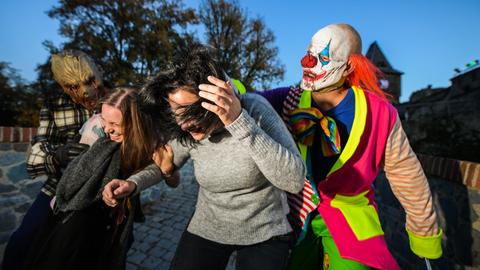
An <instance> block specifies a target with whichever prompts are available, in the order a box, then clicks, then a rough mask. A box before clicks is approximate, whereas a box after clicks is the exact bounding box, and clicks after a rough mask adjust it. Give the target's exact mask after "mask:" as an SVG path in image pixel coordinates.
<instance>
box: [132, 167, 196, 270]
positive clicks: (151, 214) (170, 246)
mask: <svg viewBox="0 0 480 270" xmlns="http://www.w3.org/2000/svg"><path fill="white" fill-rule="evenodd" d="M181 172H182V179H181V184H180V185H179V186H178V187H177V188H175V189H172V188H169V187H167V186H166V185H165V184H164V183H161V184H160V190H162V192H161V194H160V198H159V199H157V200H156V201H154V202H151V203H148V204H145V205H144V212H145V217H146V220H145V222H144V223H135V228H134V238H135V242H134V243H133V246H132V247H131V248H130V250H129V252H128V258H127V269H128V270H136V269H168V267H169V265H170V261H171V260H172V258H173V254H174V252H175V249H176V247H177V243H178V241H179V240H180V237H181V235H182V232H183V230H184V229H185V227H186V226H187V223H188V221H189V219H190V217H191V215H192V214H193V210H194V207H195V203H196V200H197V192H198V185H197V183H196V182H195V179H194V178H193V168H192V166H191V164H187V166H184V168H182V171H181Z"/></svg>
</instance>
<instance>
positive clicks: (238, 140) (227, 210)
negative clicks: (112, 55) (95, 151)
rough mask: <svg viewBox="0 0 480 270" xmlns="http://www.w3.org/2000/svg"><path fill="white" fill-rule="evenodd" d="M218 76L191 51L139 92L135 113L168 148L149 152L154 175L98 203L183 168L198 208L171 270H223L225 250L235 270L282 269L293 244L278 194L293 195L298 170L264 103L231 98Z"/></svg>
mask: <svg viewBox="0 0 480 270" xmlns="http://www.w3.org/2000/svg"><path fill="white" fill-rule="evenodd" d="M177 57H178V56H177ZM209 75H213V76H209ZM225 76H226V75H225V74H224V73H223V72H222V69H221V68H219V65H218V62H217V61H215V59H214V58H213V57H212V55H211V54H209V52H208V51H207V50H206V49H205V48H201V47H198V48H194V49H193V50H190V51H189V52H186V53H183V54H181V55H180V56H179V58H176V61H175V62H174V63H173V64H172V65H171V67H170V68H167V69H165V71H163V72H161V73H160V74H158V75H157V76H156V77H155V78H154V79H153V80H151V81H150V82H149V83H148V84H147V85H146V86H145V87H144V88H143V89H142V91H141V96H142V97H143V109H144V110H145V111H147V112H151V113H152V114H157V116H158V118H159V119H160V120H161V121H159V124H162V125H164V126H165V128H164V130H166V131H170V133H171V134H172V138H171V140H170V143H169V144H170V146H167V147H164V148H162V149H160V150H159V151H157V155H156V157H155V161H156V164H157V166H155V165H152V166H150V167H147V169H145V170H143V171H141V172H139V173H138V174H136V175H134V176H131V177H130V178H129V179H127V180H126V181H123V180H114V181H112V182H110V183H109V184H107V186H106V187H105V189H104V192H103V195H104V201H105V202H106V203H107V204H108V205H111V206H114V205H116V203H117V201H116V199H117V198H121V197H122V196H127V195H130V194H132V193H134V192H135V193H136V192H139V191H141V190H144V189H145V188H147V187H149V186H151V185H153V184H155V183H157V182H158V181H159V180H160V179H161V176H163V177H169V176H170V175H171V174H172V173H173V172H174V171H175V170H176V168H179V167H181V166H182V165H183V164H184V163H185V162H186V161H187V160H188V159H192V160H193V164H194V168H195V177H196V179H197V181H198V183H199V185H200V189H199V193H198V200H197V205H196V209H195V213H194V214H193V217H192V219H191V220H190V223H189V224H188V227H187V229H186V230H185V232H184V234H183V235H182V238H181V240H180V242H179V244H178V247H177V250H176V253H175V257H174V259H173V262H172V265H171V269H224V268H225V266H226V264H227V262H228V258H229V256H230V254H231V253H232V252H233V251H237V259H236V264H237V265H236V267H237V269H239V270H241V269H263V270H266V269H285V268H286V265H287V259H288V254H289V250H290V245H291V243H292V234H291V231H292V228H291V227H290V224H289V223H288V221H287V214H288V211H289V209H288V206H287V201H286V194H285V191H287V192H292V193H297V192H299V191H300V190H301V189H302V187H303V179H304V177H305V171H306V169H305V165H304V163H303V161H302V159H301V157H300V154H299V152H298V150H297V148H296V146H295V143H294V142H293V140H292V138H291V137H290V135H289V133H288V130H287V128H286V127H285V125H284V124H283V121H282V120H281V119H280V117H279V116H278V115H277V114H276V113H275V111H274V110H273V108H272V107H271V106H270V104H269V103H268V102H267V101H266V100H265V99H264V98H263V97H261V96H260V95H254V94H248V93H247V94H244V95H241V96H237V95H236V93H235V91H234V86H233V84H232V83H231V82H230V81H227V82H225V80H228V79H227V78H224V77H225ZM219 78H223V80H222V79H219ZM160 122H161V123H160ZM172 157H173V164H172V163H171V162H169V160H171V158H172ZM169 163H170V164H169ZM135 190H136V191H135Z"/></svg>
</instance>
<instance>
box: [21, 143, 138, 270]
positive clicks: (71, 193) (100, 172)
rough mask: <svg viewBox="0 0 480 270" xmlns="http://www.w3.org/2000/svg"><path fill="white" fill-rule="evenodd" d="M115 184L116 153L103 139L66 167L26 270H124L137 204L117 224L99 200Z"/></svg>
mask: <svg viewBox="0 0 480 270" xmlns="http://www.w3.org/2000/svg"><path fill="white" fill-rule="evenodd" d="M114 178H121V175H120V147H119V144H118V143H116V142H112V141H110V140H109V139H107V138H101V139H99V140H98V141H97V142H96V143H95V144H93V145H92V146H91V147H90V149H89V150H88V151H86V152H84V153H82V154H81V155H80V156H78V157H77V158H75V159H74V160H73V161H72V162H71V163H70V164H69V165H68V167H67V169H66V170H65V172H64V173H63V176H62V178H61V180H60V182H59V184H58V186H57V193H56V196H57V198H56V204H55V207H54V212H55V215H51V217H50V218H49V220H48V221H47V223H46V224H44V226H42V229H41V231H40V232H39V233H38V235H37V237H36V239H35V241H34V243H33V244H32V246H31V248H30V250H29V254H28V256H27V262H26V269H45V270H47V269H48V270H52V269H124V268H125V258H126V253H127V250H128V247H129V246H130V245H131V243H132V241H133V236H132V229H133V217H134V213H135V209H137V208H139V201H138V200H131V204H130V205H132V207H131V208H130V209H126V212H125V214H126V217H127V218H126V219H125V220H123V222H122V223H121V224H117V222H116V220H117V215H118V214H119V213H118V212H119V211H118V209H113V208H110V207H108V206H106V205H105V204H104V203H103V201H102V200H101V193H102V190H103V187H104V186H105V184H106V183H108V182H109V181H110V180H111V179H114ZM124 205H126V204H124ZM120 214H121V215H123V213H120Z"/></svg>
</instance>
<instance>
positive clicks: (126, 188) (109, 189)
mask: <svg viewBox="0 0 480 270" xmlns="http://www.w3.org/2000/svg"><path fill="white" fill-rule="evenodd" d="M136 187H137V186H136V184H135V183H134V182H131V181H125V180H120V179H113V180H112V181H110V182H108V184H106V185H105V187H104V188H103V192H102V199H103V201H104V202H105V204H106V205H108V206H110V207H115V206H117V204H118V201H117V199H121V198H123V197H127V196H129V195H130V194H132V193H133V191H135V188H136Z"/></svg>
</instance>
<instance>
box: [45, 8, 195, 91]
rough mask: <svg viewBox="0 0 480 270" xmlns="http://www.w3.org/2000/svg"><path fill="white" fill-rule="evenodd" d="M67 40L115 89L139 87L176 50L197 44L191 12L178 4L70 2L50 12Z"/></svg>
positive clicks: (193, 15) (69, 45)
mask: <svg viewBox="0 0 480 270" xmlns="http://www.w3.org/2000/svg"><path fill="white" fill-rule="evenodd" d="M48 16H50V17H51V18H53V19H57V20H58V21H59V22H60V30H59V32H60V35H62V36H64V37H65V38H67V42H66V43H65V44H63V46H62V49H63V48H65V49H79V50H82V51H84V52H86V53H87V54H89V55H90V56H91V57H92V58H93V59H95V61H96V62H97V63H98V64H99V65H100V66H101V67H102V68H103V70H104V76H105V79H106V80H107V81H109V82H111V83H112V84H113V85H124V84H138V83H142V82H144V80H145V79H146V78H147V77H148V76H150V75H152V74H154V73H156V72H157V71H158V70H159V68H160V67H161V66H162V65H163V64H164V63H165V62H166V61H168V60H169V59H171V57H172V55H173V54H174V52H175V50H176V49H177V48H180V47H182V46H188V43H189V42H192V41H193V40H194V37H193V35H192V34H191V33H189V32H188V29H187V27H188V26H189V25H192V24H195V23H197V18H196V15H195V12H194V10H193V9H188V8H185V7H184V6H183V3H182V2H181V1H179V0H172V1H167V0H162V1H155V0H135V1H132V0H109V1H100V0H69V1H61V2H60V3H59V5H58V6H54V7H53V8H52V9H51V10H50V11H48Z"/></svg>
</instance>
